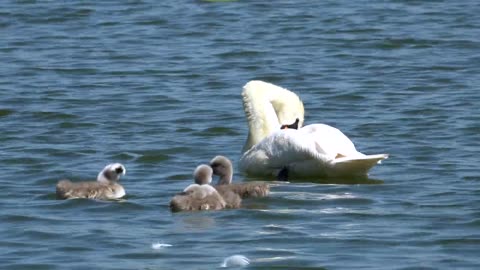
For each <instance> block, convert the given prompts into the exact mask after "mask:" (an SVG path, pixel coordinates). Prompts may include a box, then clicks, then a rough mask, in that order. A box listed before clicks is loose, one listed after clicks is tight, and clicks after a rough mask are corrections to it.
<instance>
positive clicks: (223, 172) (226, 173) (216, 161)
mask: <svg viewBox="0 0 480 270" xmlns="http://www.w3.org/2000/svg"><path fill="white" fill-rule="evenodd" d="M210 167H212V169H213V174H215V175H218V176H220V177H227V178H230V179H229V180H230V181H231V178H232V175H233V165H232V162H231V161H230V160H229V159H228V158H226V157H224V156H216V157H214V158H213V159H212V160H211V161H210Z"/></svg>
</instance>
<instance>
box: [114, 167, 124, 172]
mask: <svg viewBox="0 0 480 270" xmlns="http://www.w3.org/2000/svg"><path fill="white" fill-rule="evenodd" d="M115 172H116V173H123V168H122V167H118V168H116V169H115Z"/></svg>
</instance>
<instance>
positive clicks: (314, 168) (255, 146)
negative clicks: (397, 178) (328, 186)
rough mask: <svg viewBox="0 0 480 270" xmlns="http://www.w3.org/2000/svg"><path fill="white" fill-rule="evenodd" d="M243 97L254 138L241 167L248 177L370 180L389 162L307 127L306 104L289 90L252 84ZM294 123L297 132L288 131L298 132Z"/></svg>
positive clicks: (339, 136) (319, 127)
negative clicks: (371, 172)
mask: <svg viewBox="0 0 480 270" xmlns="http://www.w3.org/2000/svg"><path fill="white" fill-rule="evenodd" d="M242 96H243V107H244V110H245V116H246V118H247V121H248V127H249V133H248V138H247V141H246V143H245V146H244V147H243V155H242V157H241V159H240V164H239V165H240V170H241V171H243V172H244V173H246V174H248V175H256V176H267V175H270V176H272V175H273V176H278V177H279V178H284V177H285V176H286V175H288V176H293V177H299V178H303V177H338V176H342V177H344V176H366V175H367V173H368V171H369V170H370V169H371V168H372V167H373V166H375V164H377V163H380V161H381V160H383V159H386V158H387V157H388V155H387V154H378V155H365V154H362V153H360V152H358V151H357V150H356V149H355V146H354V145H353V143H352V141H351V140H350V139H349V138H348V137H347V136H345V134H343V133H342V132H341V131H340V130H338V129H336V128H334V127H331V126H328V125H325V124H312V125H307V126H305V127H302V125H303V121H304V109H303V103H302V101H301V100H300V99H299V97H298V96H297V95H296V94H295V93H293V92H291V91H289V90H287V89H284V88H281V87H278V86H276V85H273V84H270V83H266V82H262V81H250V82H248V83H247V84H246V85H245V86H244V87H243V92H242ZM297 119H298V120H297ZM292 123H295V124H298V129H295V128H294V129H291V128H290V129H289V128H287V129H283V127H285V126H295V127H296V126H297V125H292Z"/></svg>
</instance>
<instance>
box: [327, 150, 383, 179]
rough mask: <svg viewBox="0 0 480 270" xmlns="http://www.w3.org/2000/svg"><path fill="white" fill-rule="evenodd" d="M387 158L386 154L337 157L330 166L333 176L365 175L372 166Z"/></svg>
mask: <svg viewBox="0 0 480 270" xmlns="http://www.w3.org/2000/svg"><path fill="white" fill-rule="evenodd" d="M387 158H388V154H378V155H365V156H360V157H358V156H357V157H339V158H336V159H334V160H333V161H332V164H333V165H334V168H335V170H334V174H335V175H343V174H349V175H352V174H356V175H367V174H368V171H369V170H370V169H371V168H372V167H373V166H375V165H377V164H379V163H381V161H382V160H384V159H387ZM352 172H355V173H352Z"/></svg>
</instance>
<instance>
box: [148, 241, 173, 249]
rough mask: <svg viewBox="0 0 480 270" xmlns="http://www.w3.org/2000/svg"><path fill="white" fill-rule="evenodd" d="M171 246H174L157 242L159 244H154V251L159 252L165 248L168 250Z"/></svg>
mask: <svg viewBox="0 0 480 270" xmlns="http://www.w3.org/2000/svg"><path fill="white" fill-rule="evenodd" d="M171 246H172V245H170V244H164V243H160V242H157V243H153V244H152V249H155V250H159V249H163V248H167V247H171Z"/></svg>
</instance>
